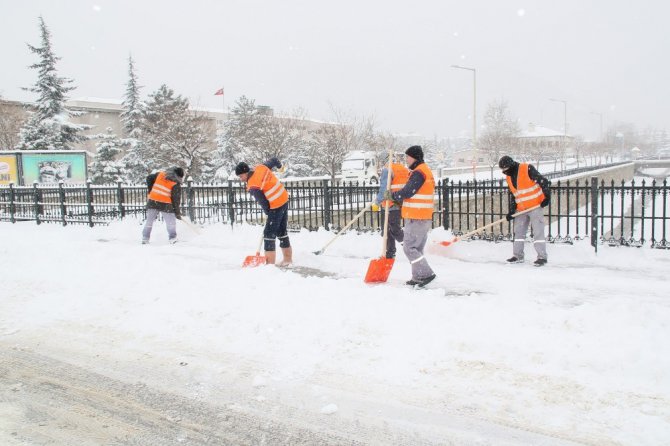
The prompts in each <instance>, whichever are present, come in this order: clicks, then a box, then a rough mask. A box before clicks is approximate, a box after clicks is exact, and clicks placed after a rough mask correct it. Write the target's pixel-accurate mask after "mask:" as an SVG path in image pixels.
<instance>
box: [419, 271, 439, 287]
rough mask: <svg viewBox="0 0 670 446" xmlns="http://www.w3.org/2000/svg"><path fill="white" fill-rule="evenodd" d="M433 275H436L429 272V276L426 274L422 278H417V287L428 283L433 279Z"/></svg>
mask: <svg viewBox="0 0 670 446" xmlns="http://www.w3.org/2000/svg"><path fill="white" fill-rule="evenodd" d="M435 277H436V276H435V274H431V275H430V276H428V277H426V278H424V279H419V283H417V285H418V286H419V288H423V287H425V286H426V285H428V284H429V283H430V282H432V281H433V279H435Z"/></svg>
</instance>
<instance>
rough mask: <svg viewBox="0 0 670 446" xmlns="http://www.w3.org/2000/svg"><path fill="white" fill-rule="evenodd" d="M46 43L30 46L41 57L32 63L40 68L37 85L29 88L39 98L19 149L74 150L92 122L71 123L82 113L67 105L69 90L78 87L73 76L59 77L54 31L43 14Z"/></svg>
mask: <svg viewBox="0 0 670 446" xmlns="http://www.w3.org/2000/svg"><path fill="white" fill-rule="evenodd" d="M39 21H40V31H41V34H42V46H40V47H35V46H32V45H28V48H29V49H30V51H31V52H33V53H34V54H36V55H37V56H38V57H39V62H37V63H35V64H33V65H31V66H30V68H34V69H36V70H37V71H38V78H37V82H36V83H35V85H34V86H33V87H31V88H27V89H26V90H28V91H31V92H33V93H37V94H38V95H39V98H38V100H37V104H36V107H35V110H34V111H32V112H31V114H30V118H29V119H28V120H27V122H26V123H25V124H24V126H23V127H22V129H21V132H20V137H19V143H18V145H17V146H16V148H17V149H19V150H71V149H72V148H73V145H74V144H76V143H78V142H82V141H84V140H86V137H85V136H83V135H81V134H80V132H81V131H82V130H86V129H88V128H91V126H88V125H80V124H74V123H72V122H70V120H69V119H70V118H71V117H72V116H78V115H79V114H80V113H77V112H73V111H71V110H68V109H67V108H66V107H65V101H66V100H67V93H68V92H69V91H72V90H74V89H75V87H73V86H71V85H70V84H72V82H73V81H72V79H68V78H65V77H60V76H58V74H57V72H56V62H57V61H58V60H60V58H59V57H56V55H55V54H54V52H53V50H52V48H51V34H50V33H49V30H48V29H47V27H46V24H45V23H44V19H42V17H40V19H39Z"/></svg>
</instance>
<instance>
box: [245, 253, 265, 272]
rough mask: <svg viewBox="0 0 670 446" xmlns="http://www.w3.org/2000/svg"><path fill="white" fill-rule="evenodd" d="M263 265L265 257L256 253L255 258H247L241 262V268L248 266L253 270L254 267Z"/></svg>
mask: <svg viewBox="0 0 670 446" xmlns="http://www.w3.org/2000/svg"><path fill="white" fill-rule="evenodd" d="M265 263H266V257H265V256H262V255H260V254H259V253H256V255H255V256H247V257H246V258H245V259H244V262H242V267H246V266H248V267H251V268H253V267H254V266H259V265H265Z"/></svg>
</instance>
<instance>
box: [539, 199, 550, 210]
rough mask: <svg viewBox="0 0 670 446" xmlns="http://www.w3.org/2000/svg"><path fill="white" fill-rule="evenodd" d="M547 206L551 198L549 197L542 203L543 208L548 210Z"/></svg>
mask: <svg viewBox="0 0 670 446" xmlns="http://www.w3.org/2000/svg"><path fill="white" fill-rule="evenodd" d="M547 206H549V198H548V197H547V198H545V199H544V200H542V203H540V207H541V208H546V207H547Z"/></svg>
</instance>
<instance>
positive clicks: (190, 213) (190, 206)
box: [186, 177, 195, 221]
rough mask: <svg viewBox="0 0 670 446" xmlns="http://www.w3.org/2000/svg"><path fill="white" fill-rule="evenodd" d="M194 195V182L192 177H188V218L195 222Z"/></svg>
mask: <svg viewBox="0 0 670 446" xmlns="http://www.w3.org/2000/svg"><path fill="white" fill-rule="evenodd" d="M193 201H194V193H193V180H192V179H191V177H188V181H187V182H186V203H187V206H188V209H187V210H188V218H189V219H190V220H191V221H195V210H194V209H193Z"/></svg>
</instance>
